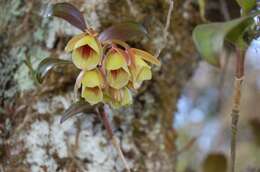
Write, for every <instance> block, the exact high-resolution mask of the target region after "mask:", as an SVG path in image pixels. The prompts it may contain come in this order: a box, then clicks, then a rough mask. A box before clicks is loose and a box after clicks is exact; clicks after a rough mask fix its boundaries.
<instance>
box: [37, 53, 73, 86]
mask: <svg viewBox="0 0 260 172" xmlns="http://www.w3.org/2000/svg"><path fill="white" fill-rule="evenodd" d="M61 64H72V62H71V61H68V60H62V59H57V58H52V57H48V58H46V59H44V60H42V61H41V63H40V64H39V65H38V68H37V70H36V78H37V80H38V82H39V83H42V81H43V78H44V77H45V76H46V75H47V74H48V72H49V71H50V70H51V69H52V68H54V67H56V66H58V65H61Z"/></svg>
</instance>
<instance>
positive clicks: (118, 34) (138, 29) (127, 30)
mask: <svg viewBox="0 0 260 172" xmlns="http://www.w3.org/2000/svg"><path fill="white" fill-rule="evenodd" d="M145 35H147V30H146V29H145V27H144V26H143V25H141V24H140V23H136V22H125V23H119V24H116V25H113V26H111V27H109V28H107V29H105V30H104V31H103V32H101V33H100V35H99V36H98V39H99V40H100V41H102V42H104V41H108V40H121V41H129V40H131V39H133V38H135V37H141V36H145Z"/></svg>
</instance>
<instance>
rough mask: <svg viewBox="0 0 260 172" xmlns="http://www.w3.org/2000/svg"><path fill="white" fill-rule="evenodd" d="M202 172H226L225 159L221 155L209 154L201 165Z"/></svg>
mask: <svg viewBox="0 0 260 172" xmlns="http://www.w3.org/2000/svg"><path fill="white" fill-rule="evenodd" d="M202 167H203V172H220V171H221V172H227V158H226V156H225V155H224V154H221V153H211V154H209V155H208V156H207V157H206V158H205V160H204V161H203V164H202Z"/></svg>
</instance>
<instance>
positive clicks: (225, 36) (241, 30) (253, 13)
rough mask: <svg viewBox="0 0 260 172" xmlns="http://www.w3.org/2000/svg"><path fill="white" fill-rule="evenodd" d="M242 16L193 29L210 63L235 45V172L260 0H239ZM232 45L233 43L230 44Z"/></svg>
mask: <svg viewBox="0 0 260 172" xmlns="http://www.w3.org/2000/svg"><path fill="white" fill-rule="evenodd" d="M237 3H238V4H239V5H240V7H241V17H240V18H237V19H234V20H230V21H227V22H218V23H210V24H202V25H199V26H197V27H196V28H195V29H194V31H193V39H194V42H195V45H196V47H197V49H198V51H199V52H200V54H201V56H202V57H203V58H204V60H206V61H207V62H208V63H210V64H212V65H214V66H216V67H221V66H222V64H221V60H220V54H221V52H223V49H224V48H227V47H225V45H227V44H231V45H232V46H233V47H234V48H233V49H235V51H236V74H235V88H234V96H233V101H234V102H233V108H232V113H231V116H232V138H231V145H230V146H231V166H230V167H231V169H230V171H231V172H234V171H235V157H236V133H237V124H238V119H239V113H240V99H241V86H242V82H243V79H244V60H245V51H246V49H247V47H248V43H250V42H251V41H252V40H253V39H255V38H256V37H258V35H259V26H258V25H259V14H260V1H259V0H237ZM229 48H230V46H229Z"/></svg>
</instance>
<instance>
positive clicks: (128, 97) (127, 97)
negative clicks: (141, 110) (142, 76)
mask: <svg viewBox="0 0 260 172" xmlns="http://www.w3.org/2000/svg"><path fill="white" fill-rule="evenodd" d="M132 103H133V97H132V94H131V91H130V90H129V89H128V88H124V89H123V99H122V102H121V105H123V106H125V105H129V104H132Z"/></svg>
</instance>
